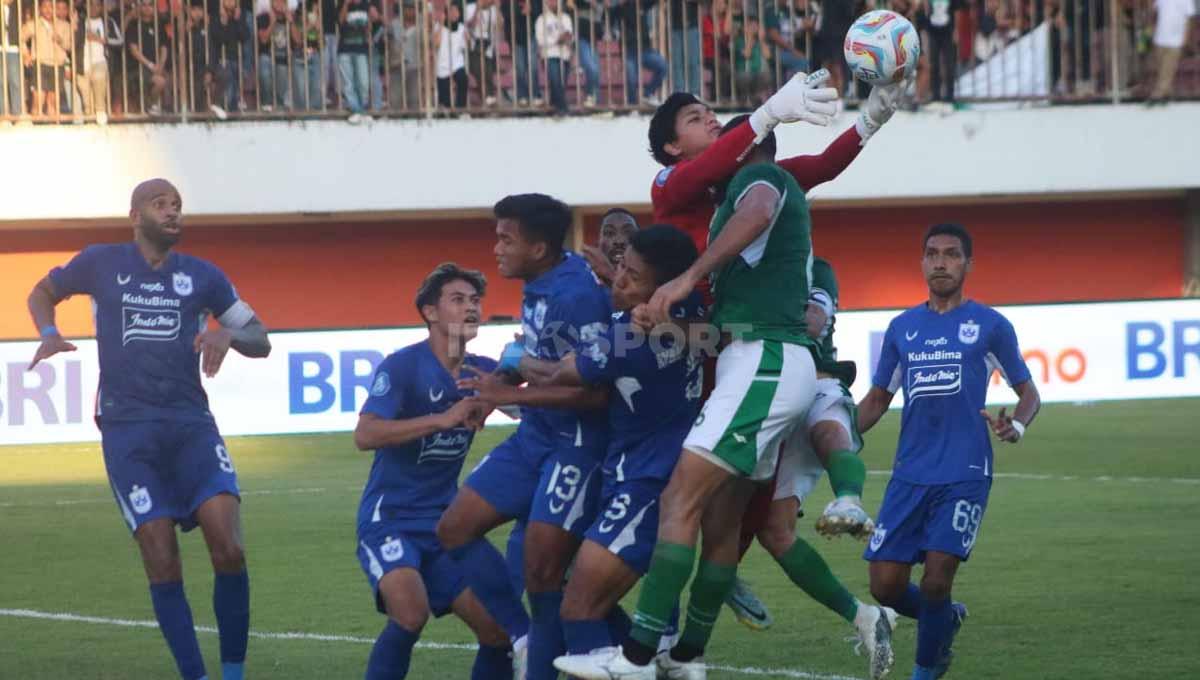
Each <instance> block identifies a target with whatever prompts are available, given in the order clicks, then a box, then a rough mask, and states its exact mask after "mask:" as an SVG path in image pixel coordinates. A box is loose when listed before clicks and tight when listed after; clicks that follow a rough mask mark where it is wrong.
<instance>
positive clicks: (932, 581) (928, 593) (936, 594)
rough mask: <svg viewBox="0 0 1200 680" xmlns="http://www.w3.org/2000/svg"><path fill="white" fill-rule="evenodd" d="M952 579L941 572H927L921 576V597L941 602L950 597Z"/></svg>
mask: <svg viewBox="0 0 1200 680" xmlns="http://www.w3.org/2000/svg"><path fill="white" fill-rule="evenodd" d="M950 588H951V581H950V579H948V578H945V577H943V576H941V575H939V574H931V573H929V572H926V573H925V575H924V576H923V577H922V578H921V597H923V598H925V599H926V600H928V601H930V602H941V601H942V600H946V599H949V597H950Z"/></svg>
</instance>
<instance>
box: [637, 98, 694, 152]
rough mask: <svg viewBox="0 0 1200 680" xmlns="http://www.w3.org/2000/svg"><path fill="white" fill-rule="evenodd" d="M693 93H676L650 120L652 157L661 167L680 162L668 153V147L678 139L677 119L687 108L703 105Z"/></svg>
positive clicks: (656, 110)
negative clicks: (680, 112)
mask: <svg viewBox="0 0 1200 680" xmlns="http://www.w3.org/2000/svg"><path fill="white" fill-rule="evenodd" d="M703 103H704V102H702V101H700V99H699V98H698V97H696V95H694V94H692V93H691V92H676V93H674V94H672V95H671V96H670V97H667V101H665V102H663V103H662V104H661V105H660V106H659V107H658V108H657V109H655V111H654V116H653V117H652V118H651V119H650V155H651V156H654V160H656V161H658V162H659V163H660V164H661V165H663V166H666V167H669V166H672V165H675V164H676V163H678V162H679V159H678V158H676V157H675V156H672V155H671V154H669V153H667V149H666V146H667V145H668V144H670V143H671V142H674V141H675V140H676V139H677V136H676V135H675V118H676V116H678V115H679V111H680V110H682V109H683V107H685V106H691V105H692V104H703Z"/></svg>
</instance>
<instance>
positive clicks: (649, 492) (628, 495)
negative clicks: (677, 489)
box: [584, 478, 667, 576]
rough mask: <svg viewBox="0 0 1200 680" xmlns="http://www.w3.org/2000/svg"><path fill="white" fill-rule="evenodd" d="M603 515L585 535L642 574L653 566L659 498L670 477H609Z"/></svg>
mask: <svg viewBox="0 0 1200 680" xmlns="http://www.w3.org/2000/svg"><path fill="white" fill-rule="evenodd" d="M604 487H605V490H604V502H603V503H602V504H601V506H600V508H601V514H600V516H598V517H597V518H596V521H595V522H592V525H591V526H590V527H588V530H587V533H586V534H585V535H584V538H586V539H587V540H589V541H591V542H593V543H597V544H599V545H602V546H604V547H605V548H607V549H608V551H609V552H611V553H612V554H614V555H616V556H617V557H620V558H621V560H623V561H624V562H625V564H628V565H629V568H630V569H633V570H634V571H636V572H637V573H638V574H641V575H642V576H645V575H646V572H647V571H648V570H649V569H650V558H651V557H653V556H654V544H655V543H656V542H657V541H658V509H659V502H658V498H659V496H661V495H662V491H663V489H665V488H667V480H665V479H663V480H660V479H632V480H628V481H624V482H616V481H615V480H611V478H610V479H606V480H605V484H604Z"/></svg>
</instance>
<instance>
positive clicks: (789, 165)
mask: <svg viewBox="0 0 1200 680" xmlns="http://www.w3.org/2000/svg"><path fill="white" fill-rule="evenodd" d="M899 87H901V86H900V85H886V86H875V87H872V88H871V94H870V96H868V97H867V101H866V103H865V104H863V106H862V110H861V111H860V112H859V115H858V119H857V120H856V121H855V123H854V126H853V127H850V128H848V129H847V130H846V131H845V132H843V133H842V134H841V135H839V136H838V138H837V139H835V140H833V142H832V143H830V145H829V146H828V147H826V148H825V150H824V151H823V152H821V153H819V154H810V155H804V156H793V157H792V158H785V159H783V160H781V161H779V166H780V167H781V168H783V169H784V170H787V171H788V173H790V174H791V175H792V177H795V178H796V182H798V183H799V184H800V186H802V187H804V190H805V191H809V190H812V189H813V188H815V187H817V186H819V185H821V184H824V183H825V182H828V181H830V180H832V179H834V178H836V177H837V176H838V175H840V174H842V172H844V171H845V170H846V168H848V167H850V164H851V163H853V162H854V159H855V158H858V154H859V152H860V151H862V148H863V147H864V146H866V144H867V140H869V139H870V138H871V136H872V135H874V134H875V133H876V132H877V131H878V130H879V128H881V127H883V125H884V124H885V123H887V122H888V121H889V120H891V118H892V114H893V113H895V112H896V101H897V95H898V93H899V89H898V88H899Z"/></svg>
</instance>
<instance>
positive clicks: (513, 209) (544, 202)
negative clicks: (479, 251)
mask: <svg viewBox="0 0 1200 680" xmlns="http://www.w3.org/2000/svg"><path fill="white" fill-rule="evenodd" d="M492 213H493V214H494V215H495V216H496V219H498V220H504V219H507V220H516V221H517V223H518V224H520V225H521V235H522V236H524V237H525V238H526V239H527V240H529V241H532V242H534V243H545V244H546V245H547V246H549V248H550V252H551V254H556V253H560V252H562V249H563V242H564V241H565V240H566V238H567V230H568V229H570V228H571V209H570V208H569V207H567V204H566V203H563V202H562V201H560V200H558V199H557V198H553V197H551V196H547V195H546V194H513V195H511V196H505V197H504V198H502V199H500V201H499V202H497V203H496V205H495V207H493V208H492Z"/></svg>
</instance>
